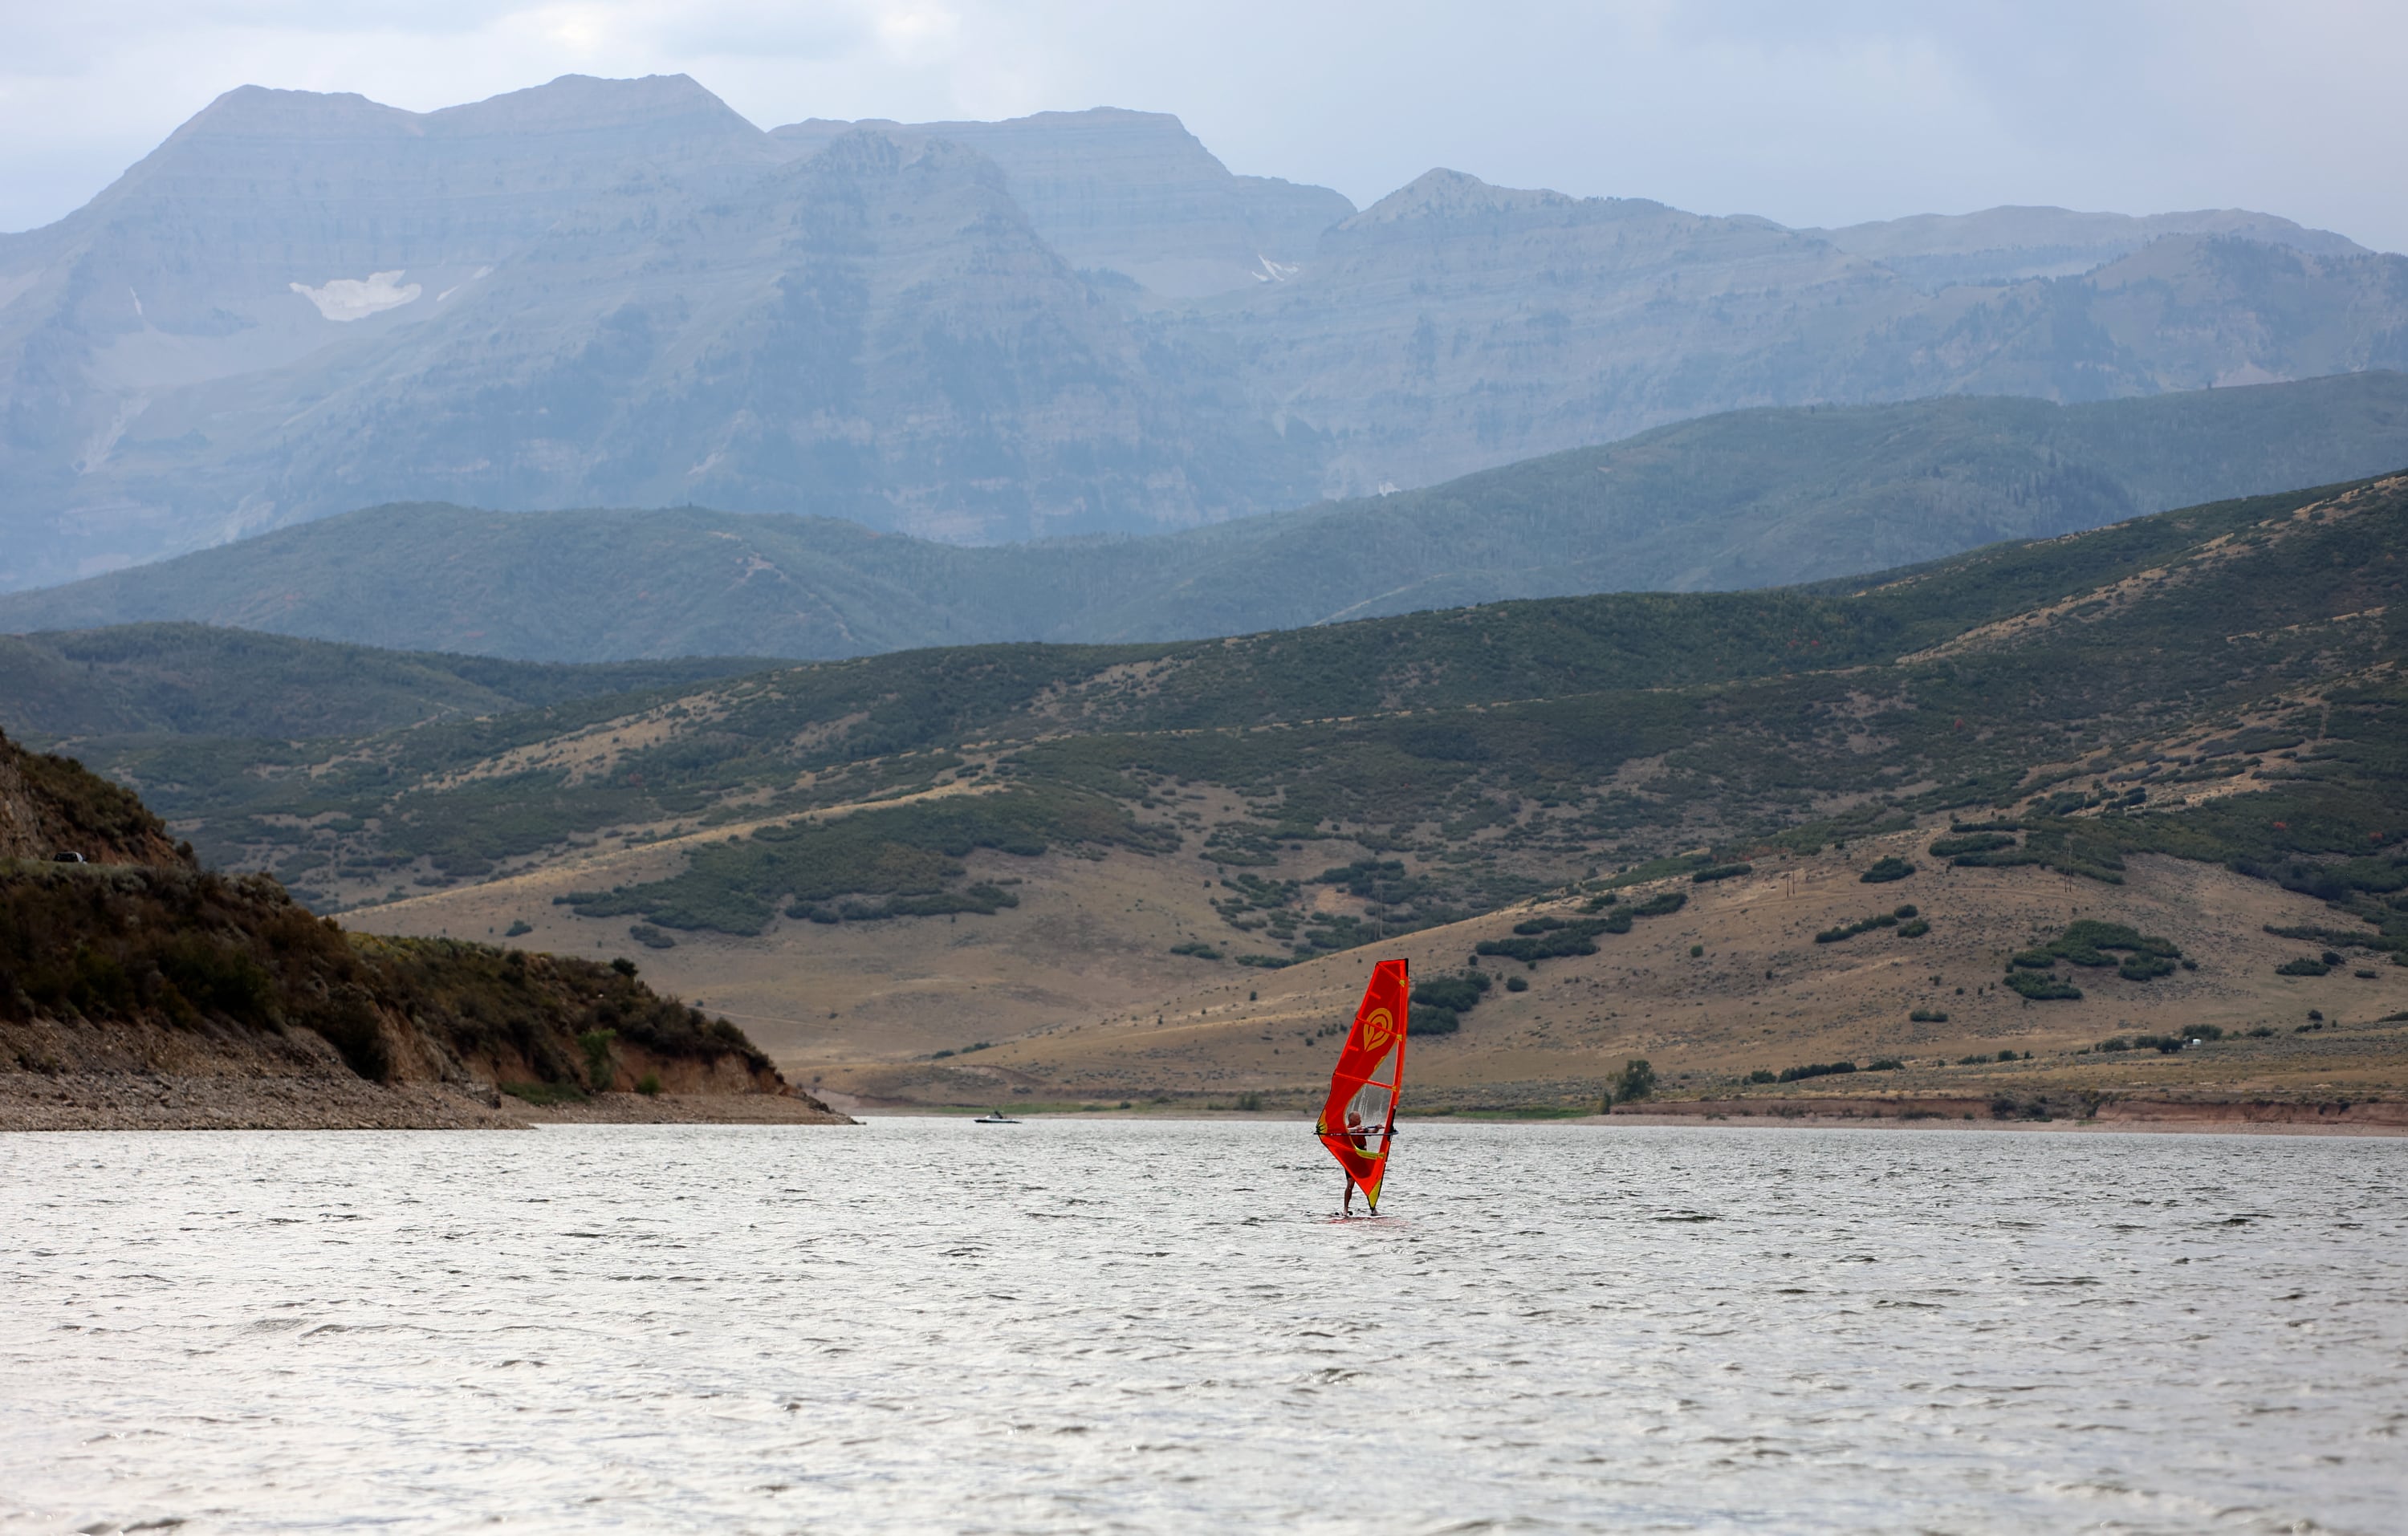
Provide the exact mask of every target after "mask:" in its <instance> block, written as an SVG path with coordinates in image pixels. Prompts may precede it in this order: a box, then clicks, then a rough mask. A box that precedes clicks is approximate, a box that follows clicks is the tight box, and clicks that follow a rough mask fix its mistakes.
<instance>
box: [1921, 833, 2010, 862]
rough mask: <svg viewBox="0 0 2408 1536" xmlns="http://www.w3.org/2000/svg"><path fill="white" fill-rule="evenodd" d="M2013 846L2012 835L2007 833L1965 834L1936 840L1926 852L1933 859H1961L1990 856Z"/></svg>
mask: <svg viewBox="0 0 2408 1536" xmlns="http://www.w3.org/2000/svg"><path fill="white" fill-rule="evenodd" d="M2014 846H2015V840H2014V834H2013V833H2009V832H1966V833H1960V834H1956V835H1952V836H1949V837H1945V838H1936V839H1934V840H1932V843H1931V846H1930V848H1929V849H1928V853H1929V854H1931V856H1932V857H1933V858H1949V859H1953V858H1961V857H1963V856H1964V855H1966V854H1992V853H1996V852H1998V851H1999V850H2000V849H2001V848H2013V847H2014Z"/></svg>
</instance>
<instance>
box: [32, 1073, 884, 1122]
mask: <svg viewBox="0 0 2408 1536" xmlns="http://www.w3.org/2000/svg"><path fill="white" fill-rule="evenodd" d="M853 1124H856V1122H855V1121H854V1120H853V1118H852V1117H851V1116H850V1115H846V1114H843V1113H839V1112H838V1111H836V1110H832V1109H830V1108H828V1107H827V1106H826V1105H825V1104H824V1103H822V1102H820V1100H819V1099H817V1098H813V1097H811V1096H810V1095H808V1094H803V1093H796V1092H789V1093H785V1094H772V1093H719V1094H671V1093H663V1094H656V1095H650V1096H647V1095H643V1094H635V1093H603V1094H595V1095H593V1096H592V1097H590V1098H585V1099H582V1100H578V1101H571V1102H566V1103H557V1104H541V1105H538V1104H530V1103H527V1102H525V1101H524V1100H522V1099H519V1098H512V1097H510V1096H509V1095H507V1094H504V1093H502V1092H500V1091H499V1090H498V1089H496V1088H495V1087H493V1086H491V1085H489V1084H462V1085H452V1084H432V1083H400V1084H390V1085H386V1084H374V1083H369V1082H366V1081H364V1080H362V1079H360V1078H357V1077H349V1076H346V1077H333V1076H320V1075H314V1074H311V1075H294V1076H274V1077H268V1076H262V1077H237V1076H231V1075H213V1074H200V1073H192V1074H184V1073H170V1072H156V1073H153V1072H61V1073H57V1074H55V1075H51V1074H44V1073H36V1072H0V1135H5V1134H7V1133H9V1132H15V1131H23V1132H35V1131H91V1130H123V1131H145V1130H187V1131H189V1130H499V1131H508V1130H528V1129H533V1128H535V1127H539V1126H563V1125H805V1126H849V1125H853Z"/></svg>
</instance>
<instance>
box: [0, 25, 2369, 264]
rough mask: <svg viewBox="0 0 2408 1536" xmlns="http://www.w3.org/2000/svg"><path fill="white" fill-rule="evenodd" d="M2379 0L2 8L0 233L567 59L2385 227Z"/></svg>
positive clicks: (1567, 174) (1256, 149)
mask: <svg viewBox="0 0 2408 1536" xmlns="http://www.w3.org/2000/svg"><path fill="white" fill-rule="evenodd" d="M2402 57H2408V5H2403V4H2401V3H2400V0H2282V3H2279V4H2278V3H2275V0H2259V3H2254V4H2243V3H2235V0H2081V3H2070V0H1956V3H1948V0H1926V3H1922V4H1903V3H1885V0H1823V3H1816V0H1700V3H1695V4H1673V3H1670V0H1479V3H1439V0H1378V3H1367V0H1287V3H1285V4H1283V5H1245V4H1232V3H1230V0H1211V3H1205V0H1017V3H1012V0H542V3H516V0H486V3H472V0H380V3H377V4H357V3H351V0H75V3H73V4H62V3H60V0H38V3H37V0H0V230H15V229H24V228H29V227H32V226H35V225H38V224H42V223H49V222H50V221H51V220H53V219H56V218H59V217H60V216H62V215H64V214H65V213H66V212H68V211H69V210H71V209H73V208H76V207H78V206H79V205H80V204H81V203H83V202H84V201H85V200H86V199H88V198H89V197H91V196H92V194H94V193H95V192H97V191H99V190H100V189H101V188H102V187H103V186H105V185H107V184H108V181H109V180H110V179H113V178H114V177H115V176H116V175H117V174H118V173H119V172H120V171H122V169H123V168H124V167H125V166H127V165H131V164H132V163H133V162H134V161H135V160H136V159H138V158H140V157H141V156H142V155H143V154H144V153H146V152H148V151H150V149H151V148H152V147H153V146H155V145H156V144H157V143H158V142H159V141H160V140H161V139H162V138H164V137H165V136H166V135H167V134H168V133H169V132H170V131H171V130H173V129H174V128H175V126H176V125H177V124H178V123H179V122H182V121H183V120H185V119H186V118H188V117H190V116H192V115H193V113H194V112H196V111H198V110H199V109H200V108H203V107H205V106H207V105H208V102H209V101H210V100H211V99H213V98H214V97H216V96H217V95H219V94H220V93H222V92H225V91H227V90H230V89H232V88H234V87H235V86H237V85H243V84H257V85H270V86H282V87H288V88H294V89H303V90H316V91H351V92H357V93H361V94H363V95H366V96H369V97H372V98H374V99H375V100H378V101H380V102H385V103H388V104H390V105H393V106H395V107H402V108H409V109H412V110H417V111H424V110H430V109H432V108H438V107H447V106H451V105H453V104H455V103H457V102H462V101H471V100H476V99H479V98H481V97H484V96H489V95H493V94H496V93H500V92H504V91H510V90H516V89H519V88H522V87H524V86H528V85H534V84H539V83H541V82H542V81H544V80H547V79H552V78H554V77H556V76H559V75H563V74H570V73H581V74H592V75H614V76H625V75H644V74H667V73H679V72H682V73H685V74H689V75H692V76H693V77H694V78H695V79H697V80H699V81H700V82H701V83H702V84H703V85H705V86H706V87H708V88H709V89H710V90H711V91H713V92H715V93H718V94H719V95H720V96H721V97H722V98H723V99H724V100H725V101H726V102H727V103H728V104H729V105H730V106H732V107H734V108H736V109H737V110H738V111H739V112H741V113H743V114H744V115H745V116H746V117H748V118H751V119H752V120H753V122H757V123H759V124H760V125H762V126H763V127H772V126H775V125H776V124H778V123H781V122H794V121H796V120H797V119H800V118H806V117H832V118H858V117H887V118H898V119H902V120H905V121H923V120H927V119H933V118H997V117H1011V116H1017V115H1019V114H1022V113H1025V112H1033V111H1042V110H1046V109H1049V108H1084V107H1095V106H1117V107H1130V108H1146V109H1151V110H1156V111H1167V112H1173V113H1176V114H1178V115H1179V116H1180V117H1181V118H1182V119H1183V120H1184V121H1185V122H1186V123H1187V126H1188V127H1189V128H1190V129H1191V130H1193V131H1194V132H1195V133H1196V135H1197V136H1198V137H1200V138H1201V139H1202V140H1203V141H1204V143H1205V144H1206V145H1207V146H1208V147H1210V148H1211V150H1212V151H1214V152H1215V153H1216V154H1218V155H1219V156H1220V157H1221V159H1222V160H1223V161H1224V162H1225V163H1226V165H1228V166H1229V167H1230V168H1231V169H1232V170H1236V171H1240V172H1245V173H1250V174H1254V175H1264V176H1283V177H1286V178H1288V179H1292V180H1298V181H1313V182H1319V183H1321V184H1323V185H1326V186H1333V187H1336V188H1337V189H1338V190H1339V191H1340V192H1342V193H1344V194H1347V195H1348V196H1349V197H1352V198H1353V199H1355V202H1356V203H1357V204H1358V205H1360V204H1368V203H1369V202H1371V201H1373V200H1375V199H1377V198H1378V197H1380V196H1381V195H1383V194H1385V193H1388V192H1390V191H1393V190H1394V189H1395V188H1397V187H1398V186H1401V185H1403V184H1404V183H1405V182H1407V181H1409V180H1411V179H1412V178H1413V177H1415V176H1417V175H1419V174H1420V173H1421V172H1423V171H1425V170H1427V169H1429V168H1430V167H1432V166H1434V165H1445V166H1449V167H1452V168H1454V169H1456V170H1461V171H1468V172H1469V173H1471V174H1473V175H1475V176H1479V177H1482V178H1484V179H1487V180H1490V181H1494V182H1498V183H1501V184H1505V185H1510V186H1544V187H1552V188H1555V189H1556V190H1558V191H1562V192H1569V193H1574V194H1598V195H1616V196H1640V197H1653V198H1656V199H1658V200H1660V201H1663V202H1667V203H1670V204H1673V205H1675V206H1677V207H1680V208H1688V209H1692V210H1695V211H1698V212H1704V213H1756V214H1761V215H1764V216H1766V217H1768V218H1771V219H1775V220H1778V221H1780V222H1781V223H1786V224H1792V225H1836V224H1844V223H1856V222H1859V221H1863V220H1870V219H1883V218H1895V217H1898V216H1900V215H1904V214H1909V213H1921V212H1941V213H1959V212H1970V211H1971V210H1973V209H1976V208H1989V207H1993V206H1996V205H1998V204H2001V203H2049V204H2057V205H2061V206H2065V207H2071V208H2093V209H2109V210H2114V211H2118V212H2127V213H2147V212H2161V211H2169V210H2178V209H2190V208H2255V209H2258V210H2260V211H2264V212H2270V213H2277V214H2281V215H2283V216H2285V217H2286V218H2291V219H2296V220H2298V221H2300V223H2306V224H2311V225H2315V226H2318V227H2322V228H2327V229H2335V230H2339V231H2340V232H2342V233H2343V234H2344V235H2347V236H2349V237H2352V238H2353V239H2356V240H2358V241H2359V242H2361V243H2363V244H2366V245H2369V246H2372V247H2375V248H2377V249H2380V250H2387V251H2408V113H2403V112H2401V111H2400V110H2398V108H2397V101H2398V86H2397V79H2396V75H2397V63H2398V61H2399V60H2400V59H2401V58H2402Z"/></svg>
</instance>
